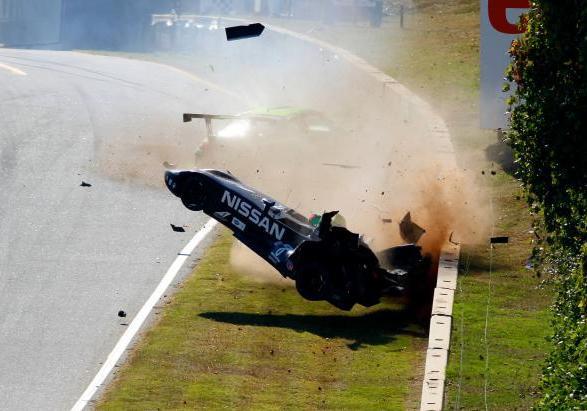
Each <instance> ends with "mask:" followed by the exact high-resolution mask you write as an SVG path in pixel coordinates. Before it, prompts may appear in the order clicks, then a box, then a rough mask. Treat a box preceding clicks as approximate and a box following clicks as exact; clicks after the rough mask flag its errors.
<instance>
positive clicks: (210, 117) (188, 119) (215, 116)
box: [183, 113, 242, 138]
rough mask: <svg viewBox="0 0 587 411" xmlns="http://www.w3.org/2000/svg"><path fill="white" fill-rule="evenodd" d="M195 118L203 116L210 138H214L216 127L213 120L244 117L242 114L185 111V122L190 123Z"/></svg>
mask: <svg viewBox="0 0 587 411" xmlns="http://www.w3.org/2000/svg"><path fill="white" fill-rule="evenodd" d="M194 118H203V119H204V121H205V122H206V132H207V133H208V138H214V137H215V134H214V129H213V128H212V120H236V119H239V118H242V117H241V116H237V115H226V114H192V113H183V122H184V123H190V122H191V121H192V119H194Z"/></svg>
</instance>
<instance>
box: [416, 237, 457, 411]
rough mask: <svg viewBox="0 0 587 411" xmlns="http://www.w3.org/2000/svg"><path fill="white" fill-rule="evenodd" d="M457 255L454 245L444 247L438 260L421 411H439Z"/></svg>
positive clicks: (444, 377) (447, 351) (442, 392)
mask: <svg viewBox="0 0 587 411" xmlns="http://www.w3.org/2000/svg"><path fill="white" fill-rule="evenodd" d="M459 253H460V247H458V246H450V247H446V248H444V249H443V250H442V253H441V254H440V259H439V261H438V278H437V280H436V289H435V290H434V299H433V303H432V317H431V318H430V333H429V336H428V351H427V352H426V368H425V371H424V381H423V382H422V398H421V401H420V410H421V411H439V410H442V406H443V400H444V382H445V380H446V365H447V363H448V353H449V350H450V333H451V327H452V307H453V302H454V294H455V289H456V285H457V274H458V268H459V267H458V265H459Z"/></svg>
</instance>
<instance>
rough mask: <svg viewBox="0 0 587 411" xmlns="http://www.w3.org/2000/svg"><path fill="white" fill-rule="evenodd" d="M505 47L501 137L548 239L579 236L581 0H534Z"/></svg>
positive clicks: (586, 88)
mask: <svg viewBox="0 0 587 411" xmlns="http://www.w3.org/2000/svg"><path fill="white" fill-rule="evenodd" d="M528 17H529V18H528V26H527V32H526V34H525V35H524V36H523V37H522V39H521V40H520V41H515V42H514V43H513V45H512V48H511V50H510V54H511V56H512V65H511V67H510V70H509V73H508V76H509V79H510V80H511V81H515V82H516V83H517V86H518V87H517V91H516V93H515V95H514V96H513V97H512V99H511V101H510V103H512V104H513V107H514V109H513V110H512V114H511V132H510V133H509V135H508V137H509V138H510V140H511V145H512V148H513V150H514V155H515V160H516V162H517V164H518V166H519V172H520V175H519V176H520V178H521V179H522V181H523V182H524V183H525V184H526V187H527V188H528V191H529V192H530V194H531V198H530V200H531V202H532V203H533V205H534V206H535V207H540V208H541V209H542V211H543V212H544V222H545V225H546V229H547V231H548V232H550V233H551V234H552V235H553V238H551V241H552V240H555V241H556V242H557V243H559V244H561V245H563V246H564V247H566V248H569V249H573V250H575V251H576V252H578V251H579V250H580V249H581V245H582V244H583V243H585V242H586V241H587V218H586V216H587V161H586V160H587V138H586V136H587V3H585V2H578V1H573V0H561V1H557V2H556V3H555V2H552V1H547V0H538V1H536V2H535V3H534V7H533V8H532V9H531V11H530V13H529V16H528Z"/></svg>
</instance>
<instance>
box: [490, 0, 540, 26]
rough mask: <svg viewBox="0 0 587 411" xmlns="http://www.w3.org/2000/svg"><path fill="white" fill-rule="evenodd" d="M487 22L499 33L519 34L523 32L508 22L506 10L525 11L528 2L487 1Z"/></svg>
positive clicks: (517, 0) (514, 0) (512, 0)
mask: <svg viewBox="0 0 587 411" xmlns="http://www.w3.org/2000/svg"><path fill="white" fill-rule="evenodd" d="M488 7H489V22H490V23H491V25H492V26H493V28H494V29H495V30H497V31H499V32H501V33H506V34H520V33H522V32H523V30H521V29H520V27H518V25H517V24H512V23H510V22H509V21H508V17H507V11H508V9H527V8H529V7H530V0H489V1H488Z"/></svg>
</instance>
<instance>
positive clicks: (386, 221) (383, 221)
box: [381, 218, 392, 224]
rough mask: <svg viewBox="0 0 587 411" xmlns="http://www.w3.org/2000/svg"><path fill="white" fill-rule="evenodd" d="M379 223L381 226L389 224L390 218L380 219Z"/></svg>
mask: <svg viewBox="0 0 587 411" xmlns="http://www.w3.org/2000/svg"><path fill="white" fill-rule="evenodd" d="M381 222H382V223H383V224H390V223H391V222H392V220H391V218H382V219H381Z"/></svg>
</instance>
